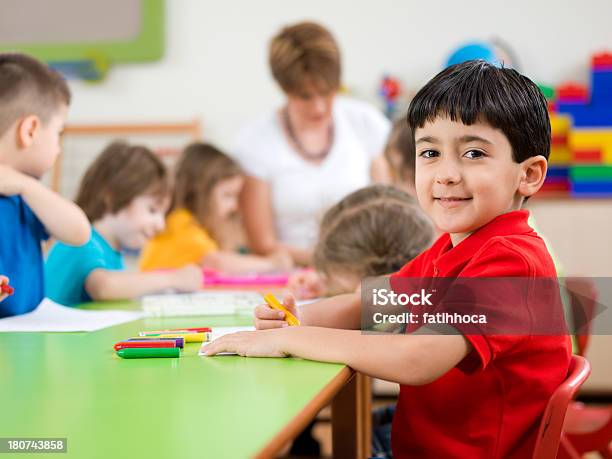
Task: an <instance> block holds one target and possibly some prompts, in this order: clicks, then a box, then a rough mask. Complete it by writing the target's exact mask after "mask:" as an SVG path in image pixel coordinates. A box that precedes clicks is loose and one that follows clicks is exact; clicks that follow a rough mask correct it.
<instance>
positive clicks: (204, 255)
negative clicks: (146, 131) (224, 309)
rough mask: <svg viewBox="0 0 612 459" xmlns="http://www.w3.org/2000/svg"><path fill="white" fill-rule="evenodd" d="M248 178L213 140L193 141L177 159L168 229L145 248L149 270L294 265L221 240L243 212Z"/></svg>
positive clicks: (142, 265)
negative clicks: (235, 248)
mask: <svg viewBox="0 0 612 459" xmlns="http://www.w3.org/2000/svg"><path fill="white" fill-rule="evenodd" d="M243 185H244V177H243V174H242V171H241V170H240V168H239V167H238V165H237V164H236V163H235V162H234V161H233V160H232V159H231V158H229V156H227V155H226V154H224V153H222V152H221V151H219V150H218V149H217V148H215V147H214V146H212V145H210V144H204V143H193V144H191V145H189V146H188V147H187V148H185V150H184V151H183V153H182V155H181V158H180V159H179V162H178V164H177V169H176V174H175V183H174V196H173V201H172V206H171V209H170V212H169V214H168V215H167V217H166V228H165V230H164V231H163V232H162V233H160V234H158V235H157V236H156V237H155V238H153V239H152V240H151V241H150V242H149V243H148V244H147V246H146V247H145V249H144V250H143V252H142V256H141V259H140V268H141V269H142V270H143V271H144V270H157V269H170V268H178V267H181V266H185V265H188V264H190V263H197V264H199V265H201V266H202V267H207V268H212V269H215V270H218V271H222V272H226V273H241V272H266V271H275V270H287V269H289V268H291V264H292V263H291V257H290V256H289V255H288V254H287V253H285V252H276V253H274V254H272V255H269V256H266V257H260V256H254V255H243V254H239V253H236V252H233V251H229V250H223V249H222V248H221V247H220V246H219V244H218V240H219V238H220V236H221V235H223V233H224V231H227V229H228V227H229V225H230V221H231V219H232V217H234V216H235V215H236V213H237V212H238V200H239V196H240V192H241V190H242V187H243Z"/></svg>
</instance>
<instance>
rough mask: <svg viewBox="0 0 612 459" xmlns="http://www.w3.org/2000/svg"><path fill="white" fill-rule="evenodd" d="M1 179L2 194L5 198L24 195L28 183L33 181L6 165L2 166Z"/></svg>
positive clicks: (0, 189)
mask: <svg viewBox="0 0 612 459" xmlns="http://www.w3.org/2000/svg"><path fill="white" fill-rule="evenodd" d="M0 177H2V180H0V194H1V195H4V196H13V195H16V194H22V193H23V189H24V186H25V184H26V183H27V181H28V180H32V178H31V177H28V176H27V175H25V174H22V173H21V172H19V171H16V170H15V169H13V168H12V167H9V166H6V165H4V164H0Z"/></svg>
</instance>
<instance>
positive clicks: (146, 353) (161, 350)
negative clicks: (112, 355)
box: [117, 347, 181, 359]
mask: <svg viewBox="0 0 612 459" xmlns="http://www.w3.org/2000/svg"><path fill="white" fill-rule="evenodd" d="M117 355H118V356H119V357H121V358H123V359H149V358H161V357H180V356H181V350H180V349H179V348H178V347H157V348H152V347H151V348H149V347H141V348H124V349H119V350H118V351H117Z"/></svg>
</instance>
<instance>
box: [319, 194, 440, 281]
mask: <svg viewBox="0 0 612 459" xmlns="http://www.w3.org/2000/svg"><path fill="white" fill-rule="evenodd" d="M432 237H433V226H432V224H431V222H430V221H429V220H428V218H427V217H426V216H425V214H424V213H423V211H422V210H421V209H420V208H419V206H418V205H417V203H416V201H415V200H414V199H413V198H412V197H411V196H410V195H409V194H407V193H405V192H403V191H401V190H398V189H397V188H395V187H393V186H389V185H372V186H368V187H366V188H362V189H359V190H357V191H355V192H353V193H351V194H349V195H348V196H346V197H345V198H344V199H342V200H341V201H340V202H338V203H337V204H336V205H334V206H333V207H331V208H330V209H329V210H328V211H327V212H326V213H325V215H324V216H323V219H322V221H321V226H320V230H319V240H318V242H317V244H316V246H315V249H314V254H313V259H314V265H315V268H316V269H317V270H319V271H321V272H323V273H325V274H327V275H330V276H331V277H333V273H334V272H336V271H340V272H348V273H353V274H356V275H358V276H359V277H365V276H380V275H383V274H389V273H393V272H395V271H398V270H399V269H400V268H401V267H402V266H404V265H405V264H406V263H407V262H409V261H410V260H412V259H413V258H414V257H416V256H417V255H418V254H419V253H421V252H422V251H423V250H425V249H426V248H427V247H428V246H429V244H430V243H431V240H432Z"/></svg>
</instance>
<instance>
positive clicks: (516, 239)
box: [391, 210, 571, 459]
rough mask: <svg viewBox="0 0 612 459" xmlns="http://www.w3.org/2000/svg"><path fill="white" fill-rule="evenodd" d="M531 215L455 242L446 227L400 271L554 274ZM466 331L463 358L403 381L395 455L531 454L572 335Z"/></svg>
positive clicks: (520, 214) (502, 220)
mask: <svg viewBox="0 0 612 459" xmlns="http://www.w3.org/2000/svg"><path fill="white" fill-rule="evenodd" d="M528 217H529V212H528V211H526V210H519V211H513V212H509V213H506V214H503V215H500V216H499V217H497V218H495V219H494V220H492V221H491V222H489V223H488V224H486V225H485V226H483V227H482V228H479V229H478V230H477V231H475V232H474V233H472V234H471V235H470V236H468V237H467V238H466V239H464V240H463V241H462V242H461V243H459V244H458V245H457V246H456V247H453V246H452V243H451V240H450V236H449V235H448V234H444V235H442V236H441V237H440V238H439V239H438V240H437V241H436V242H435V243H434V244H433V246H432V247H431V248H430V249H428V250H427V251H425V252H423V253H422V254H420V255H419V256H418V257H417V258H415V259H414V260H413V261H411V262H410V263H408V264H407V265H406V266H404V267H403V268H402V269H401V270H400V271H399V272H398V273H396V274H395V275H394V276H398V277H530V278H531V277H549V278H551V277H556V271H555V267H554V264H553V261H552V258H551V257H550V255H549V253H548V251H547V249H546V245H545V244H544V241H543V240H542V239H541V238H540V237H539V236H538V235H537V234H536V232H535V231H533V229H532V228H531V227H530V226H529V225H528V224H527V219H528ZM508 307H512V305H508ZM464 336H465V337H466V339H467V340H468V341H469V342H470V343H471V345H472V348H473V350H472V351H471V353H470V354H469V355H468V356H467V357H466V358H465V359H464V360H463V361H462V362H461V363H460V364H459V365H457V366H456V367H455V368H453V369H452V370H450V371H449V372H448V373H446V374H445V375H443V376H442V377H440V378H439V379H437V380H436V381H434V382H433V383H430V384H426V385H423V386H406V385H401V386H400V396H399V400H398V403H397V410H396V413H395V417H394V419H393V430H392V436H391V441H392V446H393V454H394V457H396V458H397V459H402V458H415V457H417V458H423V457H425V458H455V457H456V458H470V459H475V458H487V459H489V458H530V457H531V455H532V451H533V447H534V445H535V440H536V437H537V431H538V426H539V422H540V419H541V416H542V414H543V412H544V408H545V406H546V403H547V402H548V399H549V398H550V396H551V395H552V393H553V391H554V390H555V389H556V388H557V387H558V386H559V385H560V384H561V382H562V381H564V380H565V378H566V375H567V370H568V366H569V361H570V356H571V345H570V340H569V337H568V336H529V335H524V336H500V335H497V336H487V335H464Z"/></svg>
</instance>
